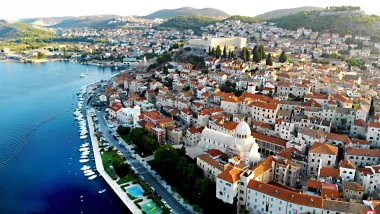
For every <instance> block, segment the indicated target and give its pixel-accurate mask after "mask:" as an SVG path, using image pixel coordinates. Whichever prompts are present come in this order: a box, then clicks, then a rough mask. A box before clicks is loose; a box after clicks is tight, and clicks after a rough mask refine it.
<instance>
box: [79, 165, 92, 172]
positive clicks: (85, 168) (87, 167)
mask: <svg viewBox="0 0 380 214" xmlns="http://www.w3.org/2000/svg"><path fill="white" fill-rule="evenodd" d="M80 169H81V170H83V171H85V170H89V169H91V166H87V165H83V166H82V168H80Z"/></svg>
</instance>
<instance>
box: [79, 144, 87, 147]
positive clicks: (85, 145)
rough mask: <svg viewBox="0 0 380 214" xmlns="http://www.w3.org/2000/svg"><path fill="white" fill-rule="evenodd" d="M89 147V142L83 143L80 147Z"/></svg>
mask: <svg viewBox="0 0 380 214" xmlns="http://www.w3.org/2000/svg"><path fill="white" fill-rule="evenodd" d="M87 147H88V144H82V145H81V146H80V148H87Z"/></svg>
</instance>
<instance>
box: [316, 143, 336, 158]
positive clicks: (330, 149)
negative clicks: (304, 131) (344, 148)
mask: <svg viewBox="0 0 380 214" xmlns="http://www.w3.org/2000/svg"><path fill="white" fill-rule="evenodd" d="M309 152H311V153H319V154H328V155H335V156H336V155H338V147H335V146H331V145H329V144H324V143H319V142H315V143H314V144H313V146H312V147H311V148H310V151H309Z"/></svg>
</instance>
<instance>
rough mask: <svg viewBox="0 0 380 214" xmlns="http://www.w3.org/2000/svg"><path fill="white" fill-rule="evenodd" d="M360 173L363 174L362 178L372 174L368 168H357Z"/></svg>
mask: <svg viewBox="0 0 380 214" xmlns="http://www.w3.org/2000/svg"><path fill="white" fill-rule="evenodd" d="M356 170H358V171H359V172H360V173H363V175H364V176H366V175H368V174H372V170H371V169H370V168H357V169H356Z"/></svg>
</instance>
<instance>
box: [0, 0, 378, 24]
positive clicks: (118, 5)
mask: <svg viewBox="0 0 380 214" xmlns="http://www.w3.org/2000/svg"><path fill="white" fill-rule="evenodd" d="M258 2H259V3H258ZM341 5H354V6H360V7H361V8H362V9H363V10H365V11H366V12H370V13H380V7H379V6H380V2H379V1H377V0H316V1H305V0H287V1H285V0H271V1H257V0H240V1H239V0H232V1H229V0H191V1H183V0H182V1H181V0H137V1H136V0H102V1H100V0H63V1H58V0H0V9H1V11H0V19H7V20H16V19H20V18H33V17H51V16H83V15H95V14H116V15H147V14H149V13H152V12H154V11H156V10H160V9H174V8H178V7H184V6H190V7H195V8H205V7H213V8H217V9H220V10H223V11H225V12H227V13H229V14H232V15H234V14H239V15H246V16H255V15H258V14H261V13H264V12H268V11H272V10H275V9H283V8H292V7H301V6H319V7H326V6H341Z"/></svg>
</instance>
